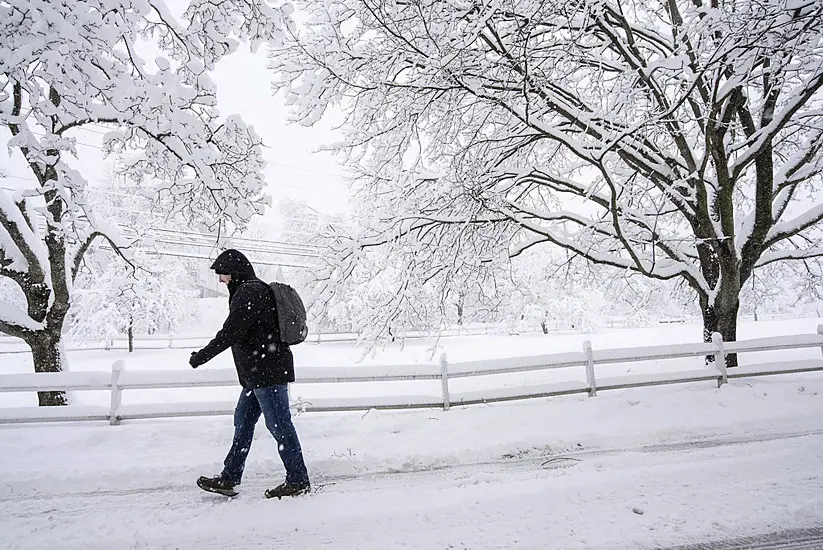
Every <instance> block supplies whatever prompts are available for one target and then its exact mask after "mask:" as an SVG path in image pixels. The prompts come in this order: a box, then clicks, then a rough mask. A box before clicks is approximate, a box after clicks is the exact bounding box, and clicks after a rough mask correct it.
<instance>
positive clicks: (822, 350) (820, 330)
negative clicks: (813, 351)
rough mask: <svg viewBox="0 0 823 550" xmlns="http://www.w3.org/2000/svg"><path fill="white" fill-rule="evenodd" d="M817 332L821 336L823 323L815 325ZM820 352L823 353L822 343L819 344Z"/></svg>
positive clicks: (822, 334)
mask: <svg viewBox="0 0 823 550" xmlns="http://www.w3.org/2000/svg"><path fill="white" fill-rule="evenodd" d="M817 333H818V334H819V335H820V336H823V325H817ZM820 352H821V353H823V344H821V345H820Z"/></svg>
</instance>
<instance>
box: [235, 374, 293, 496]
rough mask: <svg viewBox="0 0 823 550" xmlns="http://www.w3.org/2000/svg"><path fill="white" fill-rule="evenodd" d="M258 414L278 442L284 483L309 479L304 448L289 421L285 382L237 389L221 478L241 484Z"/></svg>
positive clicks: (287, 390) (287, 394)
mask: <svg viewBox="0 0 823 550" xmlns="http://www.w3.org/2000/svg"><path fill="white" fill-rule="evenodd" d="M261 413H262V414H263V418H264V419H265V421H266V427H267V428H268V429H269V431H270V432H271V434H272V435H273V436H274V439H275V441H277V450H278V451H279V452H280V460H282V461H283V466H284V467H285V468H286V483H304V482H308V481H309V473H308V471H306V464H305V463H304V462H303V451H302V450H301V449H300V440H299V439H297V430H295V429H294V424H293V423H292V421H291V411H290V410H289V389H288V386H287V385H285V384H284V385H282V386H268V387H265V388H257V389H254V390H249V389H245V388H244V389H243V391H242V392H240V398H239V399H238V400H237V406H236V407H235V409H234V440H233V441H232V444H231V449H230V450H229V454H228V456H226V460H225V461H224V462H223V465H224V468H223V474H222V476H223V478H224V479H225V480H227V481H231V482H233V483H240V480H241V478H242V477H243V469H244V468H245V466H246V457H247V456H248V455H249V449H251V442H252V439H253V437H254V426H255V425H256V424H257V420H258V419H259V418H260V414H261Z"/></svg>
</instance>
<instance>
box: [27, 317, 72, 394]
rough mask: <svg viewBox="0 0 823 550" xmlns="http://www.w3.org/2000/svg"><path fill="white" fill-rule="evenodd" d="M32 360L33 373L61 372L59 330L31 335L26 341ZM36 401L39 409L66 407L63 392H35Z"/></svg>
mask: <svg viewBox="0 0 823 550" xmlns="http://www.w3.org/2000/svg"><path fill="white" fill-rule="evenodd" d="M26 343H27V344H28V345H29V347H30V348H31V354H32V358H33V359H34V372H62V371H63V359H64V358H63V347H62V344H61V342H60V330H59V329H51V330H45V331H40V332H37V333H35V334H32V335H31V336H30V337H29V338H27V339H26ZM37 401H38V404H39V405H40V406H41V407H51V406H55V405H68V398H67V396H66V392H64V391H40V392H37Z"/></svg>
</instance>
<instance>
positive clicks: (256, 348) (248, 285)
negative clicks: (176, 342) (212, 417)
mask: <svg viewBox="0 0 823 550" xmlns="http://www.w3.org/2000/svg"><path fill="white" fill-rule="evenodd" d="M211 268H212V269H213V270H214V271H215V273H217V274H218V275H231V281H230V282H229V284H228V287H229V316H228V317H227V318H226V321H225V322H224V323H223V328H222V329H220V331H219V332H218V333H217V335H216V336H215V337H214V338H213V339H212V341H211V342H209V343H208V344H207V345H206V347H204V348H203V349H201V350H200V351H198V352H196V353H195V354H193V355H192V358H191V361H190V363H191V365H192V366H193V367H198V366H199V365H202V364H203V363H205V362H207V361H209V360H211V359H212V358H213V357H215V356H216V355H217V354H218V353H221V352H223V351H225V350H226V349H228V348H229V347H231V353H232V355H233V356H234V366H235V367H236V368H237V377H238V378H239V380H240V384H242V385H243V387H244V388H248V389H253V388H263V387H266V386H275V385H280V384H287V383H289V382H294V359H293V358H292V354H291V350H290V349H289V346H288V345H287V344H284V343H282V342H280V332H279V328H278V325H277V313H276V311H275V304H274V293H273V292H272V290H271V288H270V287H269V285H268V284H266V283H265V282H263V281H261V280H260V279H258V278H257V277H256V276H255V274H254V268H253V267H252V265H251V262H249V260H248V259H247V258H246V257H245V256H244V255H243V254H242V253H241V252H238V251H237V250H233V249H229V250H226V251H225V252H223V253H221V254H220V255H219V256H218V257H217V259H216V260H215V261H214V263H213V264H212V266H211Z"/></svg>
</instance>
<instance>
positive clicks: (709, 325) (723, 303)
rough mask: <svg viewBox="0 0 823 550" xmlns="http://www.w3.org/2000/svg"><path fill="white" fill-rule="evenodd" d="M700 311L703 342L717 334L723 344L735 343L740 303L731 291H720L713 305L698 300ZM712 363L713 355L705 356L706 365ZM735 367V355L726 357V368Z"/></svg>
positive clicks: (703, 300) (709, 340) (731, 354)
mask: <svg viewBox="0 0 823 550" xmlns="http://www.w3.org/2000/svg"><path fill="white" fill-rule="evenodd" d="M700 309H701V312H702V314H703V341H704V342H711V341H712V334H713V333H715V332H719V333H720V336H722V337H723V341H724V342H736V341H737V313H738V310H739V309H740V301H739V299H738V296H737V293H735V292H734V291H733V290H732V289H722V288H721V289H720V290H719V291H718V295H717V298H716V299H715V303H714V304H713V305H710V304H708V303H707V301H706V300H705V299H703V298H701V300H700ZM713 361H714V356H713V355H707V356H706V363H711V362H713ZM736 366H737V354H736V353H730V354H728V355H727V356H726V367H727V368H731V367H736Z"/></svg>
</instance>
